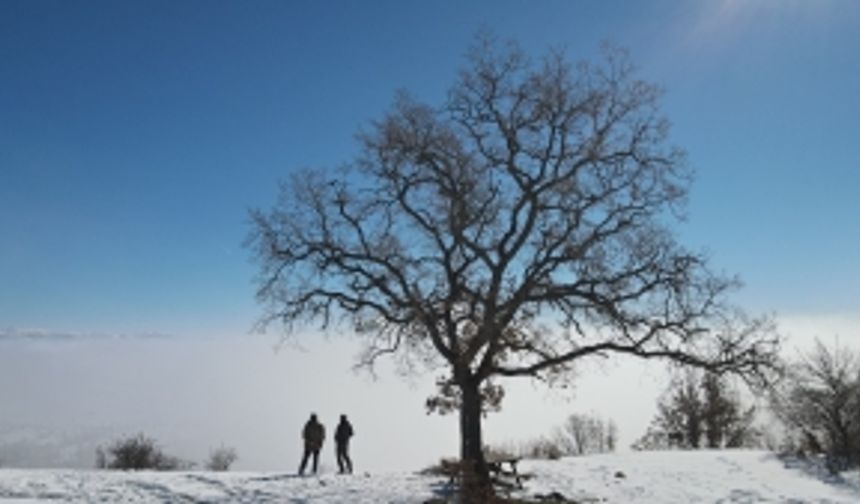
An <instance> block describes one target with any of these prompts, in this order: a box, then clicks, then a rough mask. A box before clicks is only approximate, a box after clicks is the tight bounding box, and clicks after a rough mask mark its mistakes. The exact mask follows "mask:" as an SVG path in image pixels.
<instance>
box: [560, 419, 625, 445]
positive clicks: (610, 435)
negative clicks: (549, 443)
mask: <svg viewBox="0 0 860 504" xmlns="http://www.w3.org/2000/svg"><path fill="white" fill-rule="evenodd" d="M555 437H556V439H557V444H558V445H560V446H561V447H562V449H563V450H564V454H565V455H587V454H591V453H604V452H607V451H612V450H614V449H615V439H616V437H617V427H616V426H615V424H614V422H611V421H608V422H607V421H604V420H603V419H601V418H600V417H598V416H596V415H582V414H573V415H570V416H569V417H567V419H566V420H565V422H564V424H562V426H561V427H560V428H558V429H557V431H556V436H555Z"/></svg>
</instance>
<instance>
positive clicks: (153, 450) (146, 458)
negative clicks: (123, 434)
mask: <svg viewBox="0 0 860 504" xmlns="http://www.w3.org/2000/svg"><path fill="white" fill-rule="evenodd" d="M193 466H194V464H192V463H190V462H186V461H183V460H181V459H179V458H177V457H173V456H170V455H166V454H165V453H164V452H162V451H161V448H159V447H158V445H157V444H156V442H155V440H154V439H152V438H150V437H147V436H145V435H144V434H143V433H140V434H138V435H136V436H131V437H127V438H123V439H118V440H117V441H114V443H113V444H111V445H110V446H109V447H108V448H107V450H104V449H102V447H98V448H96V467H98V468H99V469H119V470H123V471H140V470H144V469H150V470H156V471H177V470H187V469H191V468H192V467H193Z"/></svg>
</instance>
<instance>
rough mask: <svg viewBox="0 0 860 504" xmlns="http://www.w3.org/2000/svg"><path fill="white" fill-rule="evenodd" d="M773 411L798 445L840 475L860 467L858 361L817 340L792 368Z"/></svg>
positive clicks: (850, 353)
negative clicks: (818, 455)
mask: <svg viewBox="0 0 860 504" xmlns="http://www.w3.org/2000/svg"><path fill="white" fill-rule="evenodd" d="M771 402H772V405H773V409H774V410H775V411H776V412H777V414H778V415H779V417H780V419H781V420H782V421H783V423H784V424H785V425H786V426H787V427H788V428H789V430H790V433H791V434H793V435H795V436H796V437H798V438H799V440H800V445H801V446H802V447H803V448H804V449H805V450H807V451H811V452H813V453H825V454H826V455H827V458H828V466H829V468H830V469H831V470H832V471H834V472H835V471H839V470H842V469H845V468H847V467H849V466H851V465H856V464H858V463H860V357H858V354H857V353H856V352H854V351H852V350H850V349H848V348H846V347H843V346H839V345H838V344H836V345H834V346H833V347H828V346H826V345H825V344H824V343H822V342H821V341H819V340H816V342H815V348H814V349H813V350H812V351H811V352H809V353H807V354H804V355H802V356H801V359H800V360H799V361H798V362H796V363H794V364H793V365H791V366H790V368H789V371H788V373H787V375H786V379H785V380H784V382H783V383H782V384H781V386H780V387H779V388H778V389H777V392H776V393H775V394H774V395H773V397H772V401H771Z"/></svg>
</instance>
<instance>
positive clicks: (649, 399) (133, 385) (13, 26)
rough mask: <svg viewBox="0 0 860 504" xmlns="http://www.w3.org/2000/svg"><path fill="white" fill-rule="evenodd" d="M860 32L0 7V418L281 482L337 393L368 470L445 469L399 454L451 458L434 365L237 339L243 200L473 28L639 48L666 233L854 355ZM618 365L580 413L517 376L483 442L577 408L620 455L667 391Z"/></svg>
mask: <svg viewBox="0 0 860 504" xmlns="http://www.w3.org/2000/svg"><path fill="white" fill-rule="evenodd" d="M858 26H860V2H855V1H851V0H845V1H832V0H819V1H806V0H782V1H776V0H773V1H742V0H723V1H719V0H712V1H701V2H696V1H685V0H677V1H668V0H661V1H651V2H645V1H642V2H630V1H626V0H625V1H621V0H619V1H597V0H594V1H565V2H561V1H545V2H525V1H469V2H453V1H452V2H417V1H385V2H354V1H343V2H330V1H313V2H312V1H306V2H299V1H295V2H282V1H278V2H265V1H255V2H221V1H199V2H189V1H174V0H171V1H146V2H143V1H141V2H116V1H110V2H98V1H89V2H69V1H57V2H48V1H42V0H28V1H16V0H5V1H2V2H0V385H3V386H2V387H0V404H4V405H5V406H4V418H2V419H0V421H4V420H5V421H7V422H8V421H11V422H17V423H21V424H34V423H37V422H40V421H45V420H46V419H48V418H54V419H58V420H56V421H57V422H60V423H61V424H62V425H66V426H67V425H72V424H79V425H83V424H87V423H93V422H96V423H98V422H102V423H107V424H109V425H112V426H114V427H115V428H120V429H122V428H128V429H129V431H136V430H138V429H144V430H146V432H147V433H151V434H154V435H155V436H156V437H157V438H159V439H165V440H167V441H168V442H169V443H173V444H172V446H176V447H180V448H181V447H183V446H184V447H185V448H181V450H185V451H184V453H179V454H180V455H186V454H188V453H195V454H199V456H201V457H202V456H205V453H206V449H207V447H210V446H212V443H215V444H217V442H218V441H217V440H218V439H221V440H224V441H225V442H227V443H228V444H229V443H235V444H236V445H237V446H238V448H239V452H240V457H242V461H241V462H240V465H241V464H246V465H244V467H248V468H272V467H277V466H278V464H285V465H286V466H287V467H291V466H292V465H293V460H292V459H291V458H290V459H289V460H285V459H284V453H288V454H293V453H294V452H297V451H298V446H297V445H298V441H297V440H296V439H297V437H296V436H295V435H293V433H294V432H297V431H298V428H299V426H300V425H301V422H302V421H303V420H304V419H305V418H306V414H307V411H308V410H310V409H312V408H315V409H316V411H318V412H319V413H320V414H321V418H328V419H335V418H336V415H337V414H339V413H340V412H342V410H341V408H343V407H344V404H345V403H346V404H348V405H349V412H350V414H351V415H353V417H354V418H355V419H356V424H357V425H358V426H359V431H360V432H362V433H365V434H364V435H366V436H367V437H365V438H363V439H373V438H374V437H373V436H376V437H377V438H380V437H386V436H388V438H389V440H391V441H392V443H390V445H391V446H396V447H399V448H398V449H399V450H400V452H397V453H394V454H393V455H392V454H391V453H379V454H377V455H373V454H372V453H370V450H371V449H372V447H371V446H369V445H370V443H368V444H365V445H362V444H361V443H359V444H358V445H357V447H356V449H357V450H358V454H359V455H361V458H362V459H365V460H367V464H370V465H373V464H376V467H391V466H392V465H396V464H397V463H398V460H397V459H396V457H406V458H408V457H412V458H411V459H409V460H412V461H413V462H414V463H415V464H418V463H422V462H430V461H433V460H435V459H434V457H436V456H437V455H438V454H437V453H432V449H431V450H430V451H429V452H426V453H425V452H421V453H414V450H411V451H410V443H409V440H410V439H414V438H416V431H420V436H419V437H420V439H422V440H423V441H424V444H425V445H427V446H429V447H431V448H432V447H433V446H447V447H448V448H449V449H450V451H452V452H453V451H455V450H456V422H454V421H453V419H446V420H444V421H440V420H437V419H435V417H433V418H429V417H425V416H424V414H423V408H422V405H423V401H424V398H425V397H426V393H428V390H427V389H428V388H429V386H430V385H431V384H432V379H431V378H430V377H426V378H422V379H419V380H418V381H417V382H415V383H414V384H412V385H410V384H408V383H407V384H404V383H400V381H399V379H397V378H394V379H393V381H391V380H389V381H388V382H386V383H383V384H382V385H374V386H373V387H368V386H367V385H368V384H367V382H366V380H364V381H363V380H356V377H355V376H354V375H353V374H351V373H350V372H349V370H348V368H349V364H350V362H351V355H350V354H351V352H353V351H354V348H353V347H352V346H351V345H350V344H347V343H344V342H338V343H334V344H332V346H325V345H324V344H318V343H317V342H314V341H310V342H306V343H307V344H306V346H307V351H306V352H301V351H294V349H288V350H287V351H285V352H281V353H280V354H277V355H274V354H272V352H271V345H272V344H274V343H275V342H276V341H277V337H276V336H275V335H273V334H270V335H264V336H259V337H257V338H252V339H247V340H241V339H234V338H226V337H246V335H247V333H248V331H249V330H250V329H251V327H252V325H253V323H254V321H255V319H256V317H257V316H258V315H259V313H260V311H259V308H258V307H257V306H256V305H255V303H254V300H253V291H254V288H253V284H252V277H253V275H254V272H255V267H254V265H253V264H252V263H250V262H249V254H248V252H247V251H246V250H245V249H243V247H242V241H243V239H244V238H245V236H246V234H247V232H248V229H249V227H248V222H247V209H249V208H252V207H262V208H265V207H268V206H270V205H271V204H272V203H273V202H274V200H275V196H276V194H277V183H278V181H279V180H281V179H286V178H287V176H288V175H289V173H290V172H291V171H293V170H297V169H302V168H325V167H336V166H337V165H338V164H340V163H343V162H345V161H348V160H349V159H350V157H351V156H352V155H353V154H354V153H355V151H356V149H355V147H356V145H355V142H354V134H355V133H356V131H357V130H358V129H359V128H361V127H362V126H366V125H367V124H368V123H369V121H371V120H373V119H374V118H378V117H380V116H381V115H382V114H383V113H384V112H385V110H386V109H387V107H388V106H389V104H390V103H391V102H392V99H393V97H394V94H395V92H396V91H397V90H398V89H407V90H409V91H410V92H411V93H412V94H413V95H414V96H416V97H417V98H419V99H421V100H425V101H427V102H429V103H439V102H440V101H441V100H442V99H443V98H444V96H445V91H446V89H447V87H448V86H449V85H450V84H451V83H452V81H453V79H454V77H455V76H456V72H457V70H458V68H459V67H460V66H461V65H463V64H464V60H463V58H462V56H463V54H464V53H465V51H466V49H467V47H468V45H469V44H470V42H471V41H472V40H473V37H474V35H475V34H476V32H477V31H479V30H491V31H493V32H495V33H496V34H497V35H498V36H499V37H502V38H507V37H510V38H513V39H516V40H518V41H519V42H520V43H521V44H522V45H523V47H524V48H525V49H526V50H527V51H528V52H530V53H531V54H534V55H540V54H541V53H542V52H543V51H545V50H546V49H547V48H550V47H563V48H566V50H567V51H568V53H569V55H570V56H571V58H573V59H580V58H591V57H593V56H594V54H595V53H596V52H597V50H598V48H599V45H600V43H601V42H602V41H604V40H608V41H612V42H614V43H616V44H618V45H621V46H626V47H628V48H629V49H630V50H631V53H632V57H633V60H634V61H635V62H636V63H637V64H638V65H639V68H640V74H641V76H642V77H644V78H646V79H648V80H650V81H653V82H656V83H658V84H660V85H662V86H663V87H664V88H665V90H666V95H665V98H664V100H663V102H662V105H663V110H664V112H665V113H666V114H667V116H668V117H669V118H670V119H671V121H672V122H673V124H674V127H673V133H672V138H673V140H674V142H675V143H677V144H679V145H681V146H683V147H685V148H686V149H687V150H688V153H689V159H690V162H691V164H692V166H693V167H694V168H695V170H696V172H697V178H696V181H695V183H694V186H693V189H692V192H691V201H690V206H689V209H688V210H689V211H688V219H687V221H686V222H685V223H683V224H681V225H679V227H678V231H679V234H680V236H681V239H682V241H683V242H684V243H686V244H687V245H688V246H690V247H692V248H694V249H702V250H706V251H707V252H708V253H709V254H710V256H711V259H712V260H713V264H714V266H715V267H716V268H718V269H721V270H725V271H726V272H728V273H732V274H738V275H740V276H741V277H742V279H743V280H745V282H746V287H745V288H744V289H743V290H742V291H740V292H739V293H738V295H737V298H736V299H737V301H738V302H739V303H740V304H741V305H743V306H745V307H746V308H748V309H749V310H750V311H752V312H754V313H761V312H774V313H776V314H777V316H778V317H779V320H780V322H781V323H782V324H783V328H784V329H786V330H787V331H788V332H795V333H798V334H801V335H803V336H820V337H823V338H830V337H832V336H834V335H837V334H838V335H839V336H840V337H841V338H842V342H843V343H848V344H853V345H855V346H858V347H860V315H858V314H860V267H858V265H857V262H856V260H857V257H858V252H860V198H858V195H857V192H858V189H860V169H858V168H860V166H858V161H857V156H856V148H857V146H858V145H860V128H858V121H860V93H858V90H860V31H858V30H857V27H858ZM93 333H95V334H96V336H92V334H93ZM51 334H54V335H62V336H63V337H62V338H54V339H53V340H57V341H59V343H56V344H53V343H51V341H53V340H52V339H51V338H42V337H40V336H39V335H42V336H45V335H51ZM112 334H123V335H131V336H134V335H140V334H162V335H171V336H173V338H154V339H141V338H133V337H132V338H123V339H118V340H114V339H111V338H106V336H109V335H112ZM34 335H35V336H34ZM99 335H100V336H99ZM201 336H219V337H225V338H224V340H223V341H220V342H216V343H213V344H211V345H210V344H208V343H206V341H204V340H202V339H200V338H199V337H201ZM31 340H35V341H38V343H34V344H32V345H30V344H26V342H28V341H31ZM22 341H23V343H22ZM171 342H172V343H171ZM245 342H247V344H246V343H245ZM62 345H66V346H62ZM329 354H332V355H333V357H332V358H331V359H329V358H328V355H329ZM326 366H327V369H324V368H326ZM619 366H621V365H620V364H619ZM608 374H611V375H612V376H611V379H610V378H605V377H604V376H603V375H600V374H593V373H589V372H585V373H583V380H582V381H581V383H580V385H579V386H578V389H577V392H576V394H577V395H576V399H575V400H574V402H573V403H567V402H564V401H562V400H560V397H561V396H559V395H542V394H535V390H534V389H532V388H529V385H528V384H527V383H524V384H522V385H518V387H519V390H520V391H519V392H516V390H517V389H516V388H514V391H513V392H511V393H510V394H509V397H510V402H509V403H507V405H506V408H505V412H504V413H503V414H501V415H498V416H492V417H491V418H490V419H489V420H488V422H487V438H488V439H491V440H499V441H504V440H510V439H527V438H529V437H533V436H535V435H540V434H542V433H545V432H548V430H549V429H550V428H551V427H552V426H553V425H554V424H558V423H560V421H561V419H562V418H563V417H564V415H566V414H568V413H570V412H571V411H572V408H577V409H578V411H589V409H593V410H595V411H597V412H598V413H600V414H605V415H606V416H608V417H612V418H615V419H616V420H617V421H619V423H620V425H621V431H622V439H623V440H626V441H632V440H633V439H635V438H636V437H638V435H640V434H641V432H642V431H643V430H644V428H645V426H646V425H647V422H648V420H649V419H650V416H651V413H652V411H651V410H649V408H652V409H653V398H654V396H655V394H657V393H658V392H659V390H660V388H661V387H662V384H663V382H662V381H661V379H662V377H663V376H662V375H661V374H660V373H659V372H657V371H653V370H648V369H646V368H638V367H635V366H633V365H630V366H628V365H627V364H624V365H623V369H622V368H621V367H618V368H613V367H611V366H610V368H609V373H608ZM390 375H393V373H390ZM117 376H121V378H122V379H120V380H118V381H117V379H116V377H117ZM154 377H155V378H154ZM106 383H108V384H111V385H110V386H108V387H105V385H104V384H106ZM630 384H634V385H635V386H637V387H640V389H636V390H633V391H632V392H631V391H630V388H629V387H630V386H631V385H630ZM415 387H418V388H415ZM642 387H644V388H642ZM623 390H628V394H627V395H628V397H626V398H621V399H617V397H618V394H620V393H621V392H620V391H623ZM75 394H79V396H75ZM136 397H143V398H145V399H146V405H147V408H148V411H149V413H150V414H149V415H146V416H144V417H141V416H140V415H139V414H138V413H139V412H137V410H136V409H135V408H139V407H140V404H139V403H137V402H135V401H133V400H130V398H132V399H133V398H136ZM568 399H570V398H568ZM506 401H508V399H506ZM76 405H77V406H76ZM401 405H402V406H403V407H402V408H400V406H401ZM394 406H396V407H397V408H400V409H399V410H398V411H396V412H393V410H392V407H394ZM249 410H250V411H253V412H254V413H255V415H252V416H251V418H250V419H249V418H248V415H247V414H243V413H247V411H249ZM56 412H61V413H62V414H61V415H57V414H56ZM237 412H238V413H237ZM380 412H387V413H385V416H386V420H385V421H382V420H379V413H380ZM370 418H375V419H376V420H374V423H372V424H370V421H369V419H370ZM524 419H525V420H524ZM285 426H286V431H285V430H284V428H285ZM2 431H3V425H2V424H0V438H2ZM374 433H375V434H374ZM279 436H280V437H279ZM0 441H2V439H0ZM357 441H362V440H359V439H358V438H357ZM362 442H366V441H362ZM183 443H184V444H183ZM374 446H377V447H378V446H380V445H379V444H378V443H374ZM181 450H180V451H181ZM361 450H365V451H364V452H362V451H361ZM377 451H378V450H377ZM419 452H420V450H419ZM296 456H298V453H296ZM374 457H376V462H373V459H374ZM392 457H395V458H392ZM419 459H420V460H419ZM401 461H402V460H401ZM295 462H298V461H297V460H296V461H295Z"/></svg>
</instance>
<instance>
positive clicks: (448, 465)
mask: <svg viewBox="0 0 860 504" xmlns="http://www.w3.org/2000/svg"><path fill="white" fill-rule="evenodd" d="M519 462H520V459H519V458H515V457H510V458H493V459H490V460H487V469H488V470H489V472H490V478H491V479H492V481H493V483H494V484H496V485H501V486H505V487H509V488H523V482H522V480H523V477H522V475H521V474H520V473H519V472H518V471H517V464H519ZM439 470H440V473H441V474H444V475H445V476H448V484H449V485H454V484H457V483H459V482H460V479H461V477H462V472H463V466H462V464H461V463H460V462H459V461H452V460H443V461H442V464H441V465H440V467H439ZM511 479H513V483H511V482H510V480H511Z"/></svg>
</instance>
